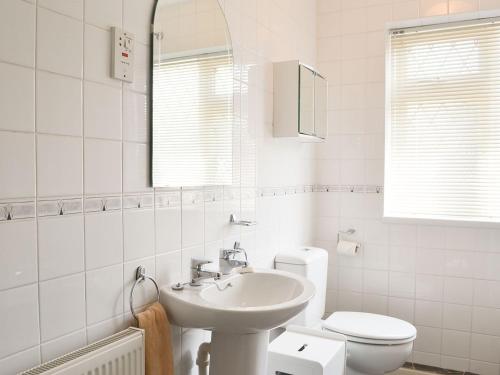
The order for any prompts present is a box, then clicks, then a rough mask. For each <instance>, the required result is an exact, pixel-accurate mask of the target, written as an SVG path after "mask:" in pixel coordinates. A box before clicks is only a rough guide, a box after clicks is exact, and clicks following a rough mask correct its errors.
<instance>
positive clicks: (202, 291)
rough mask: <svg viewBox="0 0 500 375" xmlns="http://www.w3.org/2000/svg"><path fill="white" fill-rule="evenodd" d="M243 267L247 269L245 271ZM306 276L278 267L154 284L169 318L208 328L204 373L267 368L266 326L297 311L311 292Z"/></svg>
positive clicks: (227, 374) (230, 374) (244, 373)
mask: <svg viewBox="0 0 500 375" xmlns="http://www.w3.org/2000/svg"><path fill="white" fill-rule="evenodd" d="M246 271H248V270H246ZM314 292H315V290H314V285H313V284H312V283H311V282H310V281H309V280H307V279H305V278H303V277H301V276H299V275H296V274H292V273H288V272H284V271H278V270H253V272H245V273H237V274H234V275H230V276H225V277H224V278H223V279H222V280H219V281H213V280H212V281H208V282H207V283H206V284H204V285H202V286H198V287H193V286H186V287H185V288H184V289H183V290H177V291H176V290H173V289H172V288H171V287H170V286H163V287H162V288H161V289H160V302H161V303H162V305H163V306H164V307H165V309H166V310H167V314H168V316H169V319H170V321H171V322H172V323H174V324H176V325H178V326H181V327H191V328H205V329H210V330H212V341H211V344H210V373H211V374H217V375H234V374H238V375H262V374H266V373H267V349H268V346H269V330H270V329H272V328H275V327H278V326H280V325H282V324H284V323H286V322H287V321H289V320H290V319H292V318H293V317H294V316H296V315H297V314H298V313H300V312H301V311H302V310H303V309H305V307H306V306H307V304H308V303H309V300H310V299H311V298H312V297H313V296H314Z"/></svg>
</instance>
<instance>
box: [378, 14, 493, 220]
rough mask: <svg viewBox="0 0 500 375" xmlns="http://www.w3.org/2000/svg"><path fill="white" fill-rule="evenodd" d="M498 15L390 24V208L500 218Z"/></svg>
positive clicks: (419, 214) (432, 215)
mask: <svg viewBox="0 0 500 375" xmlns="http://www.w3.org/2000/svg"><path fill="white" fill-rule="evenodd" d="M499 21H500V20H497V19H488V20H476V21H473V22H472V21H468V22H461V23H450V24H446V25H434V26H424V27H419V28H407V29H400V30H391V31H390V43H389V47H390V50H389V51H388V57H387V58H388V63H389V64H388V65H389V66H388V74H387V78H386V79H387V86H386V88H387V108H386V112H387V124H386V156H385V159H386V160H385V199H384V216H386V217H399V218H423V219H440V220H462V221H485V222H499V221H500V23H499Z"/></svg>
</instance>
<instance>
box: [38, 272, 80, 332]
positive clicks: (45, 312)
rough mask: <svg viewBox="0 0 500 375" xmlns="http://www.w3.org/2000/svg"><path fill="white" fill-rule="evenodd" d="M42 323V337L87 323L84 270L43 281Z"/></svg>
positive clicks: (77, 327)
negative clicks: (79, 272)
mask: <svg viewBox="0 0 500 375" xmlns="http://www.w3.org/2000/svg"><path fill="white" fill-rule="evenodd" d="M40 326H41V336H42V341H47V340H52V339H55V338H57V337H60V336H62V335H65V334H68V333H71V332H73V331H76V330H78V329H81V328H83V327H84V326H85V276H84V274H83V273H81V274H76V275H72V276H68V277H64V278H60V279H53V280H49V281H45V282H42V283H40Z"/></svg>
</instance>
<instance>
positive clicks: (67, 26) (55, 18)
mask: <svg viewBox="0 0 500 375" xmlns="http://www.w3.org/2000/svg"><path fill="white" fill-rule="evenodd" d="M37 67H38V68H40V69H44V70H48V71H51V72H54V73H60V74H65V75H69V76H73V77H77V78H81V77H82V74H83V25H82V23H81V22H80V21H77V20H74V19H71V18H68V17H66V16H63V15H60V14H57V13H54V12H51V11H49V10H46V9H43V8H39V9H38V13H37Z"/></svg>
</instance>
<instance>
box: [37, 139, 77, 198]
mask: <svg viewBox="0 0 500 375" xmlns="http://www.w3.org/2000/svg"><path fill="white" fill-rule="evenodd" d="M37 138H38V147H37V176H38V180H37V189H38V195H39V196H43V197H48V196H68V195H81V194H82V189H83V187H82V182H83V181H82V180H83V160H82V159H83V150H82V139H81V138H75V137H62V136H52V135H38V137H37Z"/></svg>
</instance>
